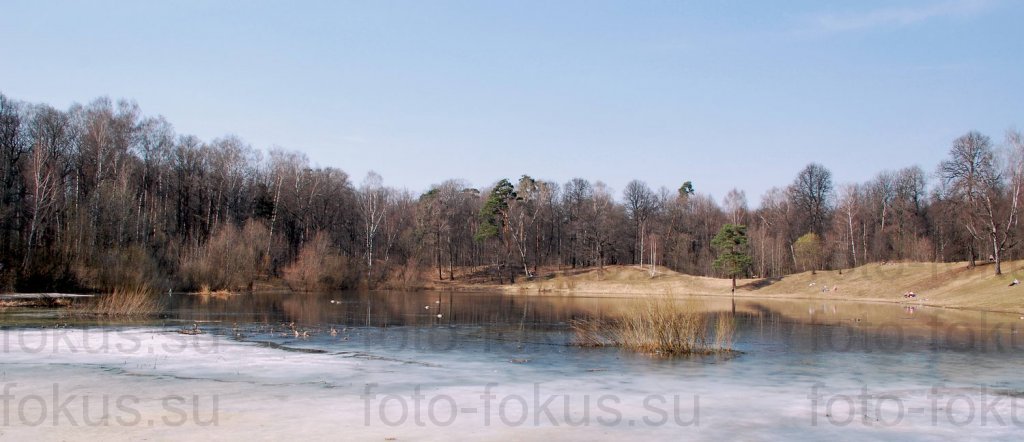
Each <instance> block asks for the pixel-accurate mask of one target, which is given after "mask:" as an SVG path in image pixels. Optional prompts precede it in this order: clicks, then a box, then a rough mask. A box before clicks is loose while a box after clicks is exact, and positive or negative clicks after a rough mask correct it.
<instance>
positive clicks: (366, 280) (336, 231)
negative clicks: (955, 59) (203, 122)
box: [0, 95, 1024, 290]
mask: <svg viewBox="0 0 1024 442" xmlns="http://www.w3.org/2000/svg"><path fill="white" fill-rule="evenodd" d="M1022 153H1024V143H1022V138H1021V136H1020V133H1019V132H1014V131H1010V132H1008V134H1007V136H1006V139H1005V141H1003V142H999V143H997V142H994V141H992V139H991V138H989V137H988V136H985V135H983V134H980V133H978V132H973V131H972V132H968V133H966V134H965V135H963V136H961V137H959V138H957V139H955V140H952V142H951V144H950V146H949V147H948V153H947V156H946V158H945V160H944V161H942V162H941V163H940V165H939V167H938V168H937V170H935V171H932V172H928V171H925V170H923V169H921V168H920V167H918V166H910V167H906V168H903V169H899V170H886V171H883V172H880V173H879V174H878V175H877V176H876V177H875V178H873V179H871V180H870V181H867V182H864V183H844V184H841V185H838V186H837V185H836V184H834V183H833V179H832V174H831V172H830V171H829V170H828V169H827V168H825V167H824V166H823V165H820V164H817V163H812V164H809V165H807V166H806V167H805V168H804V169H803V170H802V171H801V172H800V173H799V174H798V175H797V176H796V177H795V178H794V180H793V182H792V183H790V184H789V185H785V186H780V187H775V188H772V189H771V190H769V191H767V192H766V193H765V194H764V195H762V196H761V198H760V201H759V203H758V205H757V206H756V208H750V206H749V203H748V201H747V197H746V195H745V193H744V192H743V191H741V190H733V191H731V192H729V193H728V194H727V195H726V196H725V198H724V199H723V200H722V201H721V202H720V203H719V202H718V201H716V200H715V199H713V198H712V197H710V196H708V195H706V194H704V193H701V192H699V191H697V188H698V186H699V184H698V185H695V184H694V183H691V182H689V181H684V180H683V179H681V181H683V182H682V183H681V185H680V187H679V188H677V189H671V190H670V189H667V188H664V187H663V188H660V189H657V190H655V189H652V188H651V187H649V186H648V185H647V184H645V183H644V182H643V181H641V180H633V181H631V182H629V183H628V184H627V185H626V186H625V188H624V189H623V190H622V192H621V193H617V192H614V191H613V190H612V189H610V188H609V187H608V186H606V185H605V184H603V183H601V182H600V181H589V180H586V179H583V178H573V179H571V180H569V181H568V182H565V183H556V182H552V181H547V180H543V179H538V178H534V177H531V176H529V175H522V176H520V177H519V178H518V179H515V178H510V179H499V180H498V181H497V182H496V184H494V185H491V186H488V187H485V188H481V189H478V188H473V187H471V186H470V185H469V184H468V183H466V182H465V181H462V180H458V179H450V180H446V181H443V182H440V183H438V184H435V185H432V186H430V188H429V189H427V190H426V191H425V192H422V193H414V192H411V191H409V190H406V189H396V188H393V187H389V186H387V185H385V184H384V182H383V179H382V178H381V177H380V176H379V175H377V174H375V173H372V172H371V173H370V174H368V176H366V177H365V178H363V179H361V180H360V181H359V182H358V183H356V182H353V180H352V179H351V178H350V177H349V176H348V175H347V174H346V173H345V172H344V171H342V170H340V169H337V168H333V167H313V166H311V165H310V162H309V160H308V158H306V156H305V155H303V154H302V153H299V152H295V151H287V150H281V149H272V150H269V151H267V152H264V151H261V150H258V149H254V148H253V147H251V146H249V145H247V144H246V143H245V142H243V141H242V140H240V139H238V138H236V137H224V138H218V139H214V140H206V141H204V140H201V139H199V138H197V137H194V136H190V135H182V134H177V133H176V132H175V131H174V129H173V127H172V126H171V124H170V123H169V122H167V121H166V120H165V119H164V118H163V117H159V116H156V117H153V116H146V115H144V114H143V113H142V111H141V110H140V109H139V107H138V105H137V104H135V103H134V102H130V101H123V100H122V101H118V102H113V101H111V100H109V99H107V98H100V99H97V100H94V101H92V102H90V103H88V104H86V105H80V104H74V105H72V106H70V107H69V108H68V109H66V110H61V109H56V108H54V107H52V106H48V105H46V104H34V103H25V102H19V101H16V100H12V99H10V98H8V97H6V96H3V95H0V288H2V289H4V290H109V289H112V288H114V287H117V286H121V285H124V284H147V285H152V286H156V287H160V288H162V289H169V288H173V289H185V290H192V289H198V288H200V287H204V288H206V287H208V288H211V289H247V288H252V287H254V285H255V284H258V283H259V282H260V281H269V280H280V281H285V282H286V283H287V284H288V285H289V286H290V287H292V288H293V289H298V290H325V289H337V288H357V287H370V288H372V287H403V286H411V285H415V283H416V282H417V281H420V280H422V279H423V278H432V279H434V278H436V279H442V280H456V279H458V278H462V277H465V276H467V275H470V274H476V275H478V276H479V275H483V276H484V277H486V278H488V279H490V280H493V281H495V282H500V283H506V282H513V281H515V280H516V278H530V277H533V276H535V275H537V274H538V273H540V272H543V271H546V270H551V269H579V268H590V267H598V268H600V267H603V266H605V265H613V264H630V265H637V266H642V267H645V268H650V269H651V271H652V272H653V271H655V270H656V268H657V266H663V267H667V268H670V269H673V270H676V271H680V272H684V273H689V274H695V275H714V276H725V275H727V274H728V275H729V276H732V275H734V274H736V271H737V269H729V270H724V269H723V266H722V265H716V264H715V262H716V258H718V257H717V253H716V248H715V247H714V246H713V245H714V238H715V236H716V234H717V233H718V232H719V230H720V229H721V228H722V227H723V226H725V225H727V224H728V225H731V226H733V227H730V229H731V230H730V231H731V232H733V233H736V232H742V233H743V235H744V236H745V237H746V241H744V242H743V247H744V248H748V249H749V250H747V251H746V252H742V251H735V253H748V254H749V256H750V258H751V259H750V260H749V262H747V261H743V263H744V266H743V267H744V268H743V269H741V270H742V273H744V274H746V275H747V276H757V277H776V276H780V275H785V274H788V273H793V272H798V271H807V270H812V271H813V270H819V269H843V268H849V267H855V266H859V265H862V264H866V263H871V262H880V261H898V260H914V261H937V262H945V261H967V262H969V263H970V265H972V266H973V265H976V264H977V263H978V262H979V261H981V262H992V263H993V267H994V271H995V272H996V273H999V272H1000V271H1001V262H1002V261H1004V260H1006V259H1015V258H1018V257H1019V256H1020V255H1021V254H1020V252H1019V248H1018V247H1016V245H1017V242H1018V241H1019V240H1020V238H1022V237H1024V236H1022V232H1021V226H1020V224H1019V223H1018V215H1019V210H1020V209H1019V205H1020V197H1021V189H1022V185H1024V183H1022V178H1024V172H1022V171H1024V167H1022V165H1024V160H1022ZM382 161H383V160H382ZM725 167H727V166H726V165H725V163H724V161H723V168H725ZM748 244H749V245H748ZM733 248H735V247H733ZM730 250H731V249H730ZM725 267H728V266H725Z"/></svg>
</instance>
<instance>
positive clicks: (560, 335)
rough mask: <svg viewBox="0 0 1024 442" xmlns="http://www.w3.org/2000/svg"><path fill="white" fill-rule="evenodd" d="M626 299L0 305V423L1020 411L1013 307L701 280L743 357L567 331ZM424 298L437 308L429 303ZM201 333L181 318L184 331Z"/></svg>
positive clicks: (781, 427)
mask: <svg viewBox="0 0 1024 442" xmlns="http://www.w3.org/2000/svg"><path fill="white" fill-rule="evenodd" d="M630 302H631V301H628V300H620V299H608V298H600V299H597V298H575V299H568V298H558V297H512V296H500V295H488V294H455V295H449V294H437V293H392V294H368V295H357V294H345V293H338V294H320V295H309V294H304V295H252V296H243V297H237V298H233V299H230V300H216V299H205V300H204V299H201V298H197V297H189V296H174V297H171V298H170V304H171V305H170V307H169V310H168V312H167V314H166V315H165V316H164V317H163V318H161V319H159V320H149V321H145V322H134V323H123V322H121V323H96V322H94V321H90V320H83V319H76V318H71V317H62V316H61V315H60V314H59V313H58V312H56V311H48V310H16V309H10V310H6V311H0V326H2V330H0V352H2V358H3V359H2V363H0V389H2V391H0V412H2V413H3V414H2V415H0V439H5V440H7V439H9V440H67V439H99V438H103V439H149V440H172V439H174V440H181V439H182V438H186V439H185V440H189V439H194V438H213V439H218V440H271V439H284V438H290V439H294V438H316V439H327V438H330V439H348V440H392V439H393V440H452V439H455V440H509V439H515V440H536V439H550V438H557V439H559V440H597V439H609V440H610V439H625V438H628V439H629V440H642V439H640V438H646V439H653V440H664V439H669V438H672V439H680V438H685V439H695V440H732V439H736V438H739V439H743V440H778V439H800V440H821V439H837V440H893V439H905V440H948V439H954V438H955V439H1006V440H1013V439H1017V436H1018V435H1019V434H1020V433H1021V431H1022V430H1024V428H1022V427H1024V409H1022V408H1024V377H1022V376H1021V374H1020V367H1021V366H1022V363H1024V341H1022V340H1024V337H1021V336H1020V335H1018V333H1017V332H1018V329H1020V328H1021V327H1022V326H1024V320H1022V319H1021V318H1020V317H1018V316H1016V315H1003V314H995V313H980V312H967V311H954V310H940V309H928V308H921V307H918V308H911V307H907V306H901V305H883V304H856V303H845V302H837V301H828V300H751V299H744V300H737V301H736V303H735V305H733V304H732V303H731V302H730V300H729V299H723V298H706V299H704V300H702V302H703V304H704V305H705V306H706V308H707V309H708V310H709V311H726V312H732V311H735V314H736V319H737V321H736V322H737V333H736V344H735V347H736V349H737V350H739V351H741V352H742V353H741V354H738V355H735V356H731V357H696V358H683V359H673V360H665V359H658V358H652V357H648V356H642V355H635V354H631V353H628V352H623V351H619V350H617V349H612V348H603V349H587V348H578V347H574V346H572V345H570V344H571V342H572V339H573V334H572V332H571V330H570V328H569V326H568V325H567V323H568V321H569V320H570V319H572V318H575V317H584V316H589V317H593V316H605V315H613V314H614V313H615V312H617V311H620V310H621V309H623V308H625V307H626V306H628V304H629V303H630ZM438 315H440V317H438ZM194 324H198V327H199V328H200V329H201V330H202V331H203V334H200V335H194V336H193V335H184V334H180V333H179V330H182V329H186V330H188V329H192V328H193V327H195V325H194Z"/></svg>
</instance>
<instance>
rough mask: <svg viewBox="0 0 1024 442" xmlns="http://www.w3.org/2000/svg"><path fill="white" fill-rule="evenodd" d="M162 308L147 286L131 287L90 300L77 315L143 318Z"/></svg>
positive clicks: (115, 290) (157, 297) (119, 288)
mask: <svg viewBox="0 0 1024 442" xmlns="http://www.w3.org/2000/svg"><path fill="white" fill-rule="evenodd" d="M162 307H163V305H162V303H161V302H160V297H159V296H158V295H157V294H156V292H155V291H154V290H153V289H152V288H150V287H149V286H147V285H141V284H140V285H132V286H125V287H118V288H115V289H114V291H113V292H112V293H110V294H107V295H99V296H96V297H93V298H91V299H90V300H88V301H87V302H85V303H84V304H82V305H81V306H80V307H78V308H76V311H77V312H78V313H84V314H93V315H101V316H121V317H124V316H143V315H152V314H156V313H159V312H160V311H161V308H162Z"/></svg>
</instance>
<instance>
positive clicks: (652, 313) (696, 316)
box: [570, 297, 735, 356]
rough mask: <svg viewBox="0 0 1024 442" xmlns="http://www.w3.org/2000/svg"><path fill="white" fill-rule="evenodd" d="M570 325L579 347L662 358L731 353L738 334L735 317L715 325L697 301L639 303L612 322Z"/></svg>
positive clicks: (721, 317) (588, 321)
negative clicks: (620, 349) (617, 348)
mask: <svg viewBox="0 0 1024 442" xmlns="http://www.w3.org/2000/svg"><path fill="white" fill-rule="evenodd" d="M570 325H571V327H572V328H573V330H574V331H575V332H576V343H577V345H580V346H585V347H604V346H621V347H623V348H626V349H629V350H633V351H637V352H641V353H647V354H653V355H659V356H683V355H692V354H713V353H721V352H730V351H732V338H733V334H734V331H735V322H734V321H733V319H732V317H730V316H728V315H725V314H722V315H718V316H717V317H716V318H714V323H713V324H712V323H711V321H710V316H709V315H708V314H707V313H706V312H705V310H704V309H703V308H701V306H700V305H699V304H698V303H696V302H695V301H686V302H678V301H675V300H673V299H671V298H669V297H651V298H645V299H641V300H637V301H636V302H635V304H634V305H633V306H632V308H630V309H628V310H627V311H626V312H625V313H623V314H622V315H621V316H619V317H617V318H614V319H611V320H601V319H583V320H574V321H572V322H571V323H570Z"/></svg>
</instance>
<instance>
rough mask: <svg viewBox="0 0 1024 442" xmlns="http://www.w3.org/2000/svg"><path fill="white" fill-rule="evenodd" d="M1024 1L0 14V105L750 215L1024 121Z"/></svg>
mask: <svg viewBox="0 0 1024 442" xmlns="http://www.w3.org/2000/svg"><path fill="white" fill-rule="evenodd" d="M1021 23H1024V1H1019V0H905V1H874V0H864V1H831V0H790V1H771V2H767V1H765V2H762V1H749V0H747V1H737V0H720V1H707V0H701V1H689V0H675V1H625V0H623V1H599V0H586V1H582V0H581V1H573V0H557V1H550V0H547V1H529V0H516V1H511V0H510V1H483V0H477V1H440V0H438V1H434V0H419V1H386V0H373V1H371V0H365V1H343V0H337V1H312V0H303V1H291V2H285V1H217V0H197V1H166V2H149V1H100V0H95V1H92V0H90V1H67V2H56V1H45V0H30V1H22V0H0V93H3V94H4V95H7V96H8V97H11V98H13V99H17V100H22V101H27V102H34V103H40V102H41V103H47V104H50V105H53V106H55V107H58V108H67V107H68V106H70V105H71V104H72V103H76V102H77V103H87V102H89V101H91V100H93V99H95V98H97V97H101V96H107V97H110V98H112V99H115V100H116V99H122V98H123V99H129V100H134V101H136V102H137V103H138V104H139V106H140V107H141V108H142V110H143V112H144V113H145V114H147V115H163V116H164V117H166V118H167V120H168V121H170V122H171V123H172V124H173V125H174V127H175V130H176V131H177V132H178V133H179V134H193V135H197V136H199V137H200V138H202V139H205V140H212V139H215V138H218V137H222V136H225V135H235V136H238V137H240V138H242V139H243V140H245V141H246V142H248V143H249V144H251V145H252V146H253V147H255V148H258V149H268V148H271V147H275V146H276V147H281V148H285V149H288V150H298V151H301V152H304V153H305V154H306V155H307V156H308V158H309V159H310V161H311V162H312V163H313V164H314V165H318V166H324V167H326V166H332V167H338V168H341V169H343V170H345V171H346V172H348V173H349V175H350V176H351V177H352V181H353V182H354V183H356V184H358V183H359V182H360V181H362V179H363V177H364V176H365V175H366V174H367V172H369V171H371V170H373V171H376V172H378V173H379V174H380V175H382V176H383V178H384V182H385V184H387V185H390V186H395V187H399V188H402V187H404V188H408V189H409V190H412V191H414V192H419V191H423V190H426V189H427V188H428V187H429V186H430V185H431V184H434V183H440V182H441V181H444V180H445V179H449V178H462V179H465V180H467V181H468V182H469V183H470V184H472V185H474V186H477V187H487V186H489V185H491V184H493V183H494V182H495V181H497V180H498V179H500V178H510V179H512V180H513V181H514V180H515V179H517V178H518V177H519V176H520V175H522V174H528V175H531V176H533V177H534V178H540V179H546V180H552V181H556V182H559V183H564V182H566V181H568V180H569V179H570V178H573V177H583V178H587V179H590V180H592V181H597V180H600V181H603V182H605V183H606V184H607V185H608V186H610V187H611V189H612V190H613V191H614V192H615V193H616V195H619V194H620V193H621V190H622V189H623V188H624V187H625V184H626V183H627V182H629V181H630V180H632V179H634V178H636V179H640V180H643V181H645V182H646V183H648V184H649V185H650V186H651V187H652V188H655V189H657V188H659V187H662V186H664V187H667V188H668V189H670V190H672V191H674V190H675V189H677V188H678V187H679V186H680V184H682V182H684V181H692V182H693V183H694V186H695V188H696V190H697V191H698V192H701V193H707V194H710V195H712V196H714V197H715V198H716V199H718V200H721V198H722V197H723V196H725V194H726V193H727V192H728V191H729V190H730V189H732V188H734V187H735V188H739V189H741V190H743V191H745V192H746V194H747V198H748V200H749V201H750V205H751V206H752V207H756V206H757V204H758V202H759V201H760V198H761V195H762V194H763V193H764V192H765V191H766V190H768V189H769V188H771V187H775V186H780V187H782V186H786V185H788V184H790V183H791V182H792V181H793V179H794V178H795V176H796V174H797V173H798V172H799V171H800V169H802V168H803V167H804V166H806V165H807V164H808V163H810V162H818V163H821V164H823V165H825V166H826V167H827V168H829V169H830V170H831V171H832V172H833V177H834V180H835V182H836V184H837V185H838V184H842V183H846V182H862V181H866V180H868V179H870V178H872V177H873V176H875V175H876V174H877V173H878V172H880V171H882V170H884V169H897V168H901V167H906V166H912V165H918V166H920V167H922V168H923V169H924V170H925V171H926V172H929V173H932V172H933V171H934V170H935V167H936V165H937V164H938V162H939V161H941V160H942V159H943V158H944V157H945V156H946V155H947V153H948V150H949V146H950V144H951V142H952V140H953V139H955V138H956V137H958V136H960V135H962V134H964V133H966V132H968V131H970V130H979V131H981V132H982V133H985V134H987V135H989V136H990V137H992V139H993V140H994V141H996V142H998V143H1002V141H1003V139H1004V134H1005V132H1006V131H1007V130H1009V129H1013V128H1017V127H1019V126H1021V125H1024V85H1022V80H1024V57H1022V54H1024V26H1022V25H1021Z"/></svg>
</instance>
